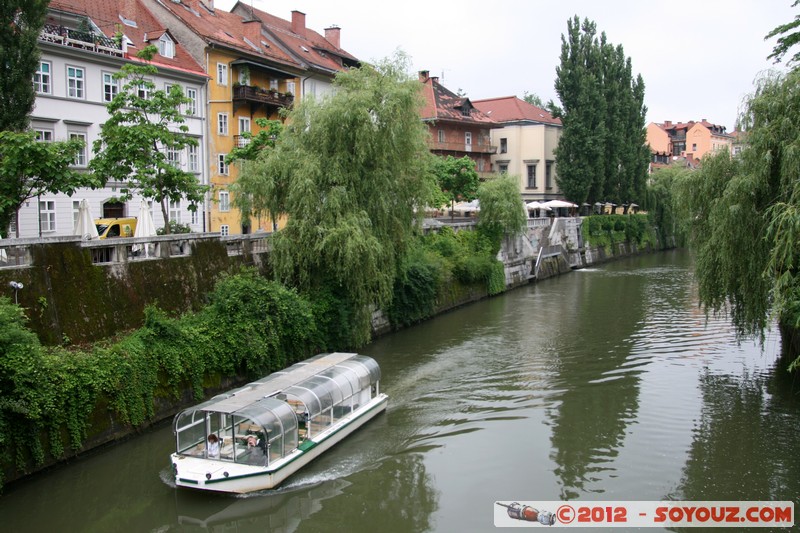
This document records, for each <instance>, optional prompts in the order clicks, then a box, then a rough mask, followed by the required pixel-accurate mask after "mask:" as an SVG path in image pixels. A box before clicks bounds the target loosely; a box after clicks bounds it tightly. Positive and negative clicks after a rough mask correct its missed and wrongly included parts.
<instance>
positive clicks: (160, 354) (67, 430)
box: [3, 221, 649, 482]
mask: <svg viewBox="0 0 800 533" xmlns="http://www.w3.org/2000/svg"><path fill="white" fill-rule="evenodd" d="M553 226H555V227H556V230H558V227H559V226H561V227H563V228H562V229H563V230H564V234H563V235H562V234H561V232H560V230H558V231H554V228H553V227H550V228H549V232H548V234H547V235H546V238H547V242H548V244H547V245H546V246H547V247H546V248H545V247H543V246H538V250H539V254H538V256H534V254H533V253H532V250H534V248H533V246H532V245H531V240H530V238H529V237H528V236H521V237H518V238H515V239H506V240H505V242H504V244H503V247H502V249H501V253H500V254H499V255H500V257H502V258H503V265H504V267H505V268H504V275H505V281H506V286H508V287H517V286H520V285H523V284H525V283H528V282H530V281H532V280H535V279H544V278H547V277H552V276H556V275H560V274H564V273H566V272H570V271H571V270H572V268H573V267H572V265H571V264H570V261H571V260H574V258H575V257H576V256H575V252H569V251H568V250H569V248H570V247H571V246H572V244H573V243H574V242H575V241H576V240H578V239H579V237H578V235H579V233H577V231H578V230H579V227H580V226H579V224H576V223H575V222H574V221H567V222H565V223H563V224H558V223H556V224H554V225H553ZM534 237H536V235H534ZM544 237H545V235H543V234H540V235H539V236H538V237H537V238H544ZM526 242H527V246H526V244H525V243H526ZM545 250H547V252H546V253H545V252H544V251H545ZM648 250H649V249H648ZM62 251H63V250H62ZM581 251H582V252H583V253H582V254H581V253H580V252H581ZM611 251H612V252H614V251H616V252H617V253H612V254H611V255H607V254H606V253H605V250H603V251H600V250H595V249H594V248H593V247H585V248H584V249H583V250H576V252H578V257H582V258H586V257H587V255H588V257H589V262H588V263H581V265H579V266H590V265H592V264H597V263H598V262H600V261H609V260H613V259H615V258H621V257H627V256H630V255H633V254H638V253H640V250H639V248H638V247H637V246H630V247H627V248H626V247H617V248H616V249H614V250H611ZM587 252H588V254H587ZM199 255H200V254H198V256H199ZM212 255H214V256H215V257H218V254H212ZM583 261H585V259H583ZM221 262H222V261H220V263H221ZM161 270H162V271H165V272H166V271H167V270H168V269H161ZM531 273H535V274H536V275H535V276H531ZM248 283H250V284H248ZM252 283H253V282H252V281H251V282H246V283H245V284H244V285H243V286H241V287H238V288H236V289H235V290H234V289H230V290H229V291H228V292H229V294H228V300H226V301H227V302H229V303H226V304H224V305H222V306H221V308H220V311H219V313H218V314H217V315H215V316H213V317H211V318H209V319H207V320H206V321H205V322H203V321H201V322H199V323H198V322H190V321H189V322H181V321H180V320H179V319H171V318H169V317H168V316H167V315H166V314H165V313H164V312H163V311H162V312H156V311H150V312H149V314H147V313H145V317H144V320H143V323H144V324H145V329H143V330H142V331H140V332H137V333H136V334H134V335H132V336H131V337H130V338H127V339H126V340H125V345H123V346H116V345H112V346H104V345H102V344H101V345H99V346H98V347H96V348H95V349H94V350H93V351H92V352H91V353H89V354H85V355H81V354H80V353H73V352H69V351H63V352H61V353H60V354H59V353H56V354H51V355H46V356H45V355H43V357H44V359H42V361H41V362H40V363H39V364H37V365H34V366H40V367H41V368H40V370H46V369H48V368H49V369H50V370H49V371H48V373H49V374H52V375H53V379H60V381H58V382H54V387H53V388H54V390H57V391H58V394H57V395H56V396H54V397H53V398H52V399H49V400H48V399H46V398H39V399H37V398H34V399H33V400H36V402H39V403H36V405H39V404H41V405H45V406H50V407H49V408H52V406H61V407H59V408H57V409H55V411H54V412H53V414H52V415H50V416H51V417H52V416H57V417H58V418H55V419H53V418H48V416H45V415H44V414H43V415H40V419H39V421H38V422H35V421H34V422H33V423H30V422H28V423H24V424H22V425H20V426H15V422H14V420H15V419H14V418H12V419H10V420H6V421H5V422H4V424H5V427H4V428H3V429H5V430H6V431H7V434H8V435H10V437H9V439H11V440H13V441H14V442H15V446H7V447H6V454H5V459H4V461H3V471H4V474H5V480H6V482H9V481H13V480H15V479H19V478H21V477H24V476H26V475H28V474H29V473H32V472H35V471H37V470H40V469H42V468H46V467H48V466H51V465H54V464H56V463H58V462H60V461H63V460H68V459H70V458H72V457H75V456H77V455H80V454H82V453H85V452H87V451H89V450H91V449H94V448H96V447H98V446H103V445H105V444H107V443H109V442H112V441H114V440H118V439H122V438H126V437H127V436H129V435H131V434H135V433H137V432H139V431H141V430H142V429H144V428H146V427H148V426H149V425H151V424H153V423H157V422H159V421H161V420H164V419H167V418H169V417H171V416H172V415H174V413H175V412H177V411H178V410H179V409H181V408H182V407H185V406H186V405H188V404H191V403H194V402H195V401H197V400H198V399H199V398H201V397H208V396H210V395H213V394H216V393H218V392H221V391H224V390H227V389H228V388H230V387H232V386H235V385H237V384H241V383H244V382H246V381H248V379H249V378H250V377H251V375H252V374H253V373H268V372H271V371H274V370H278V369H279V368H283V367H284V366H286V365H287V364H291V363H292V362H294V361H295V360H298V359H300V358H302V357H306V356H308V355H311V354H310V353H306V352H309V351H310V347H311V346H312V345H313V336H314V332H313V330H312V328H309V327H303V323H304V321H307V320H308V318H302V316H301V315H302V313H300V314H296V315H292V316H286V317H284V319H283V320H284V324H285V325H283V326H277V325H276V326H275V328H276V329H273V330H265V331H263V332H262V333H263V335H265V337H264V338H263V339H261V340H259V338H261V337H259V336H254V335H253V331H254V330H253V329H252V327H251V326H248V322H247V320H248V318H247V317H248V316H250V315H241V316H240V317H238V318H237V315H236V313H235V312H233V311H232V310H233V309H234V308H236V309H238V308H240V307H242V302H244V301H246V300H250V299H251V296H250V295H252V294H263V293H264V291H265V290H266V289H262V288H258V287H255V286H252ZM489 287H490V286H489V285H487V284H486V283H472V284H469V283H462V282H459V281H458V280H455V279H453V280H451V281H450V282H449V283H448V284H446V285H444V286H442V287H441V288H440V290H439V291H438V293H437V294H436V295H435V296H436V299H435V305H434V306H433V308H432V309H431V312H430V314H429V315H427V316H426V317H423V318H430V317H433V316H437V315H440V314H442V313H445V312H448V311H450V310H452V309H455V308H457V307H462V306H464V305H466V304H468V303H470V302H474V301H478V300H482V299H484V298H487V297H488V296H490V293H491V290H490V289H489ZM269 290H270V291H273V292H274V291H278V289H269ZM278 293H280V291H278ZM278 293H276V296H275V298H278V297H279V298H283V299H286V298H289V299H290V300H291V299H292V298H294V297H293V296H290V295H289V293H287V295H285V296H280V294H283V293H280V294H278ZM287 302H288V300H287ZM293 302H294V303H291V304H289V305H283V304H282V305H280V306H278V307H274V309H279V308H283V309H286V308H291V309H301V308H302V305H303V304H302V303H301V302H300V301H299V300H293ZM252 305H255V306H256V307H258V308H262V307H263V308H268V307H269V306H270V305H272V304H269V302H266V301H265V302H262V303H258V304H255V303H252ZM274 312H276V311H272V312H270V313H268V314H270V316H271V315H272V313H274ZM308 312H309V313H310V312H311V311H308ZM256 314H259V313H256ZM259 316H263V313H260V315H259ZM304 316H310V315H304ZM384 320H385V319H384ZM386 323H388V321H387V322H386ZM203 324H205V325H203ZM270 324H271V325H273V324H272V322H270ZM242 328H244V329H242ZM248 328H250V329H248ZM392 329H397V326H396V324H395V326H393V327H388V328H387V327H385V326H384V328H383V329H377V331H376V334H378V335H379V334H382V333H386V332H388V331H390V330H392ZM245 330H246V331H245ZM300 330H302V331H303V332H304V333H305V334H306V337H304V339H306V340H305V341H302V342H297V341H298V337H297V336H296V335H297V333H296V332H297V331H300ZM285 332H289V333H290V337H288V338H287V340H286V341H285V342H284V341H281V340H278V341H277V344H278V345H286V346H292V347H293V348H294V349H295V351H291V350H289V351H287V350H286V349H284V350H283V351H280V352H275V353H274V354H271V355H269V358H268V359H263V360H261V361H262V362H261V363H259V361H260V359H258V357H257V355H256V354H257V353H261V348H257V347H255V346H254V343H255V344H257V345H258V346H266V347H269V346H273V345H275V344H276V342H275V341H274V339H276V338H277V339H280V338H281V335H282V334H283V333H285ZM291 332H295V333H291ZM289 339H291V340H289ZM298 346H299V347H300V348H298ZM303 346H305V347H306V348H302V347H303ZM254 348H257V349H256V352H254ZM233 356H236V357H233ZM121 362H124V363H125V364H120V363H121ZM200 362H202V363H203V364H200ZM206 362H209V363H208V364H207V363H206ZM100 363H102V365H100V366H99V367H98V365H99V364H100ZM48 364H49V365H51V366H47V365H48ZM103 368H105V369H106V370H105V371H103V372H99V370H98V369H103ZM248 374H250V375H248ZM92 375H98V376H102V377H97V378H90V379H89V381H86V378H83V377H82V376H92ZM59 376H60V377H59ZM56 383H58V387H55V384H56ZM36 390H41V389H36ZM8 392H9V393H10V394H9V396H10V397H14V396H16V395H17V394H15V393H13V391H8ZM44 392H45V394H53V392H52V391H44ZM33 400H32V401H33ZM32 405H34V404H32ZM45 408H48V407H45ZM31 412H32V411H31ZM83 420H85V421H87V422H86V423H85V424H84V423H83V422H82V421H83ZM19 423H22V420H20V422H19ZM9 424H10V425H9ZM32 443H35V444H36V445H35V446H34V445H33V444H32Z"/></svg>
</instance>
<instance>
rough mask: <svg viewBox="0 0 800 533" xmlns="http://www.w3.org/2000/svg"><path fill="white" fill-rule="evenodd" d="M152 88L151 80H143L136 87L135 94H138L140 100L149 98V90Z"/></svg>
mask: <svg viewBox="0 0 800 533" xmlns="http://www.w3.org/2000/svg"><path fill="white" fill-rule="evenodd" d="M152 88H153V85H152V82H149V81H144V82H143V83H140V84H139V86H138V87H137V88H136V96H138V97H139V98H141V99H142V100H149V99H150V91H151V90H152Z"/></svg>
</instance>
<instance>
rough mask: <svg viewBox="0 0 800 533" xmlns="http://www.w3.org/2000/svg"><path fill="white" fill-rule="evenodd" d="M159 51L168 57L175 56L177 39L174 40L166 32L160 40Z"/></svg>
mask: <svg viewBox="0 0 800 533" xmlns="http://www.w3.org/2000/svg"><path fill="white" fill-rule="evenodd" d="M158 53H159V54H160V55H161V56H162V57H167V58H169V59H172V58H173V57H175V41H173V40H172V39H171V38H170V36H169V35H168V34H167V33H164V35H162V36H161V38H160V39H159V40H158Z"/></svg>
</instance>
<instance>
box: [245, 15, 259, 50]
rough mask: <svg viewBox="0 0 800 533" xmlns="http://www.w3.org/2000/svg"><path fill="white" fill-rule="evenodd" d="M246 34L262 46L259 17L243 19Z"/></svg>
mask: <svg viewBox="0 0 800 533" xmlns="http://www.w3.org/2000/svg"><path fill="white" fill-rule="evenodd" d="M242 25H243V26H244V36H245V37H247V38H248V39H250V42H252V43H253V44H254V45H256V46H261V39H262V38H261V21H260V20H258V19H250V20H243V21H242Z"/></svg>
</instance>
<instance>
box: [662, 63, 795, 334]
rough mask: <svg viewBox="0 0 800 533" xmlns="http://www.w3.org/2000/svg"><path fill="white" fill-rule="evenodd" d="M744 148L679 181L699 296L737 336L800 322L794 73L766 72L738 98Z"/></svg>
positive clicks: (715, 158) (717, 157)
mask: <svg viewBox="0 0 800 533" xmlns="http://www.w3.org/2000/svg"><path fill="white" fill-rule="evenodd" d="M745 104H746V105H745V111H744V113H743V114H742V117H741V124H742V126H743V128H744V130H745V131H746V132H747V134H746V138H745V140H746V146H745V149H744V150H743V151H742V153H741V154H740V155H739V156H738V157H731V156H730V155H729V154H727V153H721V154H717V155H715V156H713V157H710V158H704V159H703V166H702V168H701V169H700V170H699V171H697V172H694V173H690V174H687V175H686V177H685V178H684V179H682V180H680V181H679V187H678V205H679V206H681V207H682V209H683V210H684V213H683V219H684V220H685V221H687V222H688V228H689V239H690V245H691V246H692V248H693V249H694V250H695V252H696V258H697V261H696V270H697V276H698V281H699V290H700V300H701V303H702V304H703V305H704V306H705V307H706V309H707V310H710V311H713V312H716V313H719V312H723V311H729V312H730V315H731V318H732V320H733V324H734V326H735V327H736V330H737V332H738V333H739V335H740V336H757V337H761V338H762V339H763V335H764V331H765V330H766V328H767V327H768V325H769V323H770V321H771V319H773V318H777V320H778V322H779V323H780V324H781V326H784V327H789V328H793V329H795V330H797V329H798V328H800V272H798V267H800V72H799V71H793V72H790V73H788V74H779V73H774V72H773V73H770V74H768V75H766V76H765V77H763V78H762V79H761V80H760V81H759V82H758V83H757V86H756V89H755V92H754V93H753V94H752V95H751V96H750V97H749V98H748V99H747V101H746V102H745Z"/></svg>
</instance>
